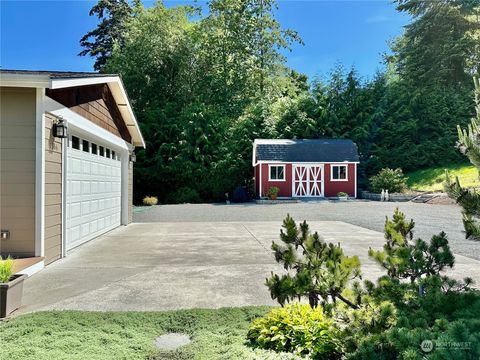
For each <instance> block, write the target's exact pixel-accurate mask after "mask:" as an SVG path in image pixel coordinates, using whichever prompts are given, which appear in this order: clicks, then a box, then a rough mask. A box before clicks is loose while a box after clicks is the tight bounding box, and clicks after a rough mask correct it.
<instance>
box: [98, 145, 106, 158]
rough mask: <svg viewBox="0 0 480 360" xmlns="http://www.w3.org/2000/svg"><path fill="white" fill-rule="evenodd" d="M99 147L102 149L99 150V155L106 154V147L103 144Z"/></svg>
mask: <svg viewBox="0 0 480 360" xmlns="http://www.w3.org/2000/svg"><path fill="white" fill-rule="evenodd" d="M98 149H99V150H100V151H99V155H100V156H105V152H104V151H105V148H104V147H103V146H100V147H99V148H98Z"/></svg>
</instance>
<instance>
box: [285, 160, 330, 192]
mask: <svg viewBox="0 0 480 360" xmlns="http://www.w3.org/2000/svg"><path fill="white" fill-rule="evenodd" d="M292 170H293V184H292V185H293V196H296V197H323V165H293V169H292Z"/></svg>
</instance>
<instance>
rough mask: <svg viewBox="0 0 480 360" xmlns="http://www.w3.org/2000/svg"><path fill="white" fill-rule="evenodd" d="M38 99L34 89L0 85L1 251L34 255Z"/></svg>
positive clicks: (3, 252)
mask: <svg viewBox="0 0 480 360" xmlns="http://www.w3.org/2000/svg"><path fill="white" fill-rule="evenodd" d="M35 102H36V90H35V89H23V88H1V89H0V180H1V181H0V226H1V228H2V229H5V230H10V239H8V240H0V251H1V253H2V254H12V255H21V256H33V255H35V116H36V113H35V112H36V111H35Z"/></svg>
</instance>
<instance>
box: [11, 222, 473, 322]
mask: <svg viewBox="0 0 480 360" xmlns="http://www.w3.org/2000/svg"><path fill="white" fill-rule="evenodd" d="M280 225H281V223H279V222H278V221H267V222H264V221H256V222H248V221H245V222H164V223H134V224H131V225H129V226H128V227H120V228H118V229H116V230H114V231H112V232H110V233H108V234H106V235H104V236H102V237H100V238H97V239H95V240H93V241H91V242H89V243H87V244H85V245H83V246H81V247H79V248H78V249H76V250H74V251H72V252H71V253H69V255H68V257H67V258H65V259H63V260H60V261H58V262H56V263H54V264H52V265H50V266H48V267H47V268H46V269H44V270H42V271H41V272H40V273H38V274H36V275H34V276H32V277H31V278H29V279H27V280H26V282H25V289H24V306H23V307H22V308H21V309H20V311H19V313H24V312H30V311H35V310H45V309H73V310H100V311H107V310H113V311H115V310H120V311H125V310H139V311H142V310H171V309H180V308H205V307H206V308H217V307H224V306H243V305H273V304H275V302H273V301H272V300H271V299H270V296H269V292H268V290H267V288H266V286H265V285H264V282H265V278H266V277H267V276H269V274H270V272H271V271H274V272H277V273H281V272H283V271H284V270H283V269H282V268H281V267H280V266H279V265H278V264H276V263H275V261H274V259H273V256H272V254H271V251H270V244H271V242H272V240H277V239H278V234H279V229H280ZM310 225H311V229H312V230H314V231H319V233H321V234H322V235H323V237H324V239H325V240H326V241H329V242H341V243H342V245H344V247H345V251H346V252H347V254H356V255H358V256H359V257H360V260H361V262H362V269H363V272H364V274H365V277H366V278H370V279H375V278H376V277H378V276H379V275H380V274H381V271H380V269H379V268H378V267H377V266H376V265H374V264H373V263H372V262H371V261H370V259H368V257H367V250H368V248H369V247H374V248H381V246H382V244H383V235H382V234H381V233H379V232H376V231H372V230H369V229H366V228H362V227H359V226H355V225H351V224H347V223H345V222H339V221H313V222H310ZM452 275H453V276H455V277H458V278H463V277H464V276H471V277H474V278H476V279H477V280H478V281H480V262H478V261H476V260H473V259H470V258H466V257H463V256H457V265H456V268H455V270H454V271H453V272H452Z"/></svg>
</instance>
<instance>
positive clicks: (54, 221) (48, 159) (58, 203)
mask: <svg viewBox="0 0 480 360" xmlns="http://www.w3.org/2000/svg"><path fill="white" fill-rule="evenodd" d="M55 121H56V119H55V117H54V116H53V115H51V114H46V115H45V137H46V139H45V263H46V264H49V263H51V262H52V261H55V260H57V259H60V257H61V254H62V235H61V228H62V215H61V214H62V142H61V140H60V139H59V138H56V137H54V136H53V134H52V126H53V124H54V123H55Z"/></svg>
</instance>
